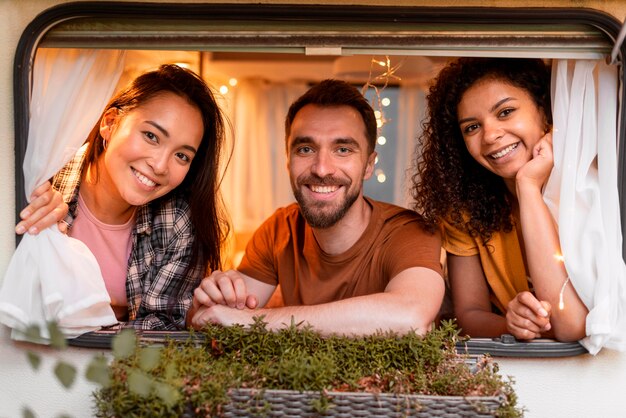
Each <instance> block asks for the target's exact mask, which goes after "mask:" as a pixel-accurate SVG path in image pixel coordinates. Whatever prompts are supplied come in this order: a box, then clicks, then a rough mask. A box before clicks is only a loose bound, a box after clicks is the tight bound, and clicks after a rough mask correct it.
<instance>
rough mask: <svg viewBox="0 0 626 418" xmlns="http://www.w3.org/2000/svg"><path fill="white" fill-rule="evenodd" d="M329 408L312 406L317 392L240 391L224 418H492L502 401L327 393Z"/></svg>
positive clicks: (493, 398) (232, 393)
mask: <svg viewBox="0 0 626 418" xmlns="http://www.w3.org/2000/svg"><path fill="white" fill-rule="evenodd" d="M326 395H327V399H328V400H329V404H330V407H329V408H328V409H327V411H326V412H324V413H319V412H317V411H316V410H315V408H314V407H313V402H314V401H315V400H317V399H319V397H320V394H319V393H318V392H297V391H291V390H269V389H268V390H256V389H237V390H232V391H230V392H229V397H230V399H231V402H230V403H228V404H227V405H225V406H224V410H223V413H224V415H223V416H224V417H228V418H234V417H250V416H265V417H285V418H287V417H293V418H297V417H319V416H323V417H337V418H354V417H394V418H395V417H397V418H401V417H425V418H427V417H492V416H494V415H495V414H496V411H497V410H498V408H499V407H500V406H501V405H502V403H503V402H504V398H503V397H497V396H492V397H481V396H476V397H461V396H426V395H394V394H385V393H381V394H377V395H375V394H370V393H360V392H358V393H357V392H328V393H327V394H326Z"/></svg>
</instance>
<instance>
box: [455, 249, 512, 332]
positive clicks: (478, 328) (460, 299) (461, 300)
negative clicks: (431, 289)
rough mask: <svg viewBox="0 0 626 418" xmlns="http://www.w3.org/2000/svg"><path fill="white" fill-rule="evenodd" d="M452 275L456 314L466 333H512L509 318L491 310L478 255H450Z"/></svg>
mask: <svg viewBox="0 0 626 418" xmlns="http://www.w3.org/2000/svg"><path fill="white" fill-rule="evenodd" d="M448 278H449V280H450V289H451V290H452V303H453V305H454V314H455V316H456V318H457V322H458V324H459V326H460V327H461V328H462V330H463V333H465V334H467V335H469V336H471V337H499V336H500V335H502V334H506V333H508V332H509V331H508V330H507V327H506V319H505V318H504V317H503V316H500V315H498V314H495V313H493V312H491V301H490V300H489V287H488V286H487V280H486V278H485V274H484V273H483V267H482V264H481V262H480V258H479V256H478V255H472V256H458V255H453V254H448Z"/></svg>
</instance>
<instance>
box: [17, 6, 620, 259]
mask: <svg viewBox="0 0 626 418" xmlns="http://www.w3.org/2000/svg"><path fill="white" fill-rule="evenodd" d="M77 18H93V19H99V18H113V19H129V18H130V19H134V20H137V21H140V20H142V19H143V20H148V19H167V20H170V19H171V20H173V21H180V20H198V19H202V20H213V21H220V22H228V21H242V20H243V21H255V22H258V21H261V22H265V23H267V24H268V26H269V27H271V26H270V25H271V23H272V22H294V23H296V22H337V23H343V24H347V23H350V24H353V25H354V24H355V23H356V24H360V25H362V26H364V27H365V28H366V27H367V24H368V23H370V24H374V23H387V24H393V25H401V24H403V23H404V24H433V23H434V24H446V25H453V26H454V25H458V26H459V29H462V28H463V24H468V22H471V23H472V24H485V25H496V24H497V25H518V26H524V25H541V24H545V25H569V24H574V25H586V26H590V27H592V28H595V29H597V30H598V31H600V32H601V33H604V34H605V35H606V36H607V37H608V38H609V39H610V40H611V41H612V42H614V40H615V39H616V38H617V35H618V33H619V31H620V29H621V24H620V22H619V21H618V20H617V19H615V18H614V17H613V16H611V15H609V14H606V13H604V12H601V11H598V10H594V9H589V8H568V7H546V8H528V7H422V6H398V7H396V6H353V5H350V6H348V5H341V6H335V5H306V4H280V5H276V4H224V3H222V4H206V3H203V4H197V3H194V4H177V3H136V2H115V1H114V2H95V1H92V2H77V3H66V4H61V5H58V6H54V7H52V8H50V9H47V10H45V11H43V12H42V13H41V14H39V15H38V16H37V17H36V18H35V19H34V20H33V21H32V22H31V23H30V24H29V25H28V26H27V27H26V29H25V30H24V32H23V33H22V36H21V38H20V40H19V43H18V46H17V49H16V53H15V60H14V78H13V91H14V123H15V125H14V127H15V187H16V189H15V190H16V198H15V205H16V207H15V219H16V222H17V221H19V219H20V218H19V212H20V210H21V208H23V207H24V206H25V205H26V204H27V200H26V196H25V193H24V175H23V171H22V166H23V161H24V156H25V153H26V145H27V138H28V115H29V104H30V84H31V78H32V64H33V60H34V55H35V52H36V49H37V47H38V46H39V44H40V42H41V41H42V39H43V38H44V36H45V35H46V33H47V32H49V31H50V30H51V29H52V28H53V27H54V26H56V25H58V24H60V23H63V22H67V21H71V20H72V19H77ZM625 56H626V45H625V44H622V45H621V47H620V60H623V57H625ZM619 85H620V88H619V90H620V92H619V95H620V100H621V102H620V103H621V104H620V107H619V110H618V113H619V114H618V120H619V121H624V120H626V118H625V117H626V91H625V90H624V88H623V85H624V71H623V66H622V65H620V68H619ZM617 136H618V144H617V151H618V179H617V181H618V192H619V196H620V197H619V202H620V207H622V208H626V202H625V201H624V199H625V198H626V193H624V190H623V189H624V180H625V178H626V150H625V143H624V141H626V124H625V123H620V126H619V127H618V135H617ZM620 213H621V215H620V216H621V221H622V235H623V236H626V211H625V210H621V211H620ZM622 257H624V258H626V246H624V249H623V254H622Z"/></svg>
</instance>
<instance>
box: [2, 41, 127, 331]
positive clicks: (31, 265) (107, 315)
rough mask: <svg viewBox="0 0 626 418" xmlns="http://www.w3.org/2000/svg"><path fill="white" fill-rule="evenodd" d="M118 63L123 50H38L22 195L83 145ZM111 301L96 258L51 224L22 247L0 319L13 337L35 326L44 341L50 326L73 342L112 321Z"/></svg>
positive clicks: (9, 278)
mask: <svg viewBox="0 0 626 418" xmlns="http://www.w3.org/2000/svg"><path fill="white" fill-rule="evenodd" d="M123 61H124V53H123V52H121V51H109V50H78V49H39V50H38V51H37V56H36V59H35V64H34V70H33V91H32V94H31V96H32V97H31V105H30V123H29V131H28V146H27V149H26V156H25V159H24V167H23V169H24V176H25V180H26V190H25V191H26V195H27V196H30V194H31V193H32V191H33V190H34V188H35V187H36V186H37V185H39V184H41V183H43V182H44V181H47V180H48V179H49V178H50V177H52V176H53V175H54V174H55V173H56V172H57V171H58V170H59V169H60V168H61V167H63V165H64V164H65V163H66V162H68V161H69V160H70V159H71V158H72V157H73V155H74V154H75V153H76V151H77V150H78V148H80V146H81V145H82V144H83V142H84V140H85V138H86V137H87V134H88V133H89V131H90V130H91V128H92V127H93V125H94V124H95V122H96V121H97V119H98V117H99V116H100V114H101V112H102V109H104V106H105V105H106V103H107V101H108V100H109V98H110V97H111V95H112V93H113V91H114V88H115V86H116V84H117V81H118V80H119V77H120V75H121V73H122V69H123ZM109 303H110V299H109V296H108V293H107V291H106V288H105V286H104V281H103V279H102V275H101V273H100V268H99V267H98V263H97V261H96V259H95V257H94V256H93V254H91V252H90V251H89V250H88V249H87V247H86V246H85V245H84V244H83V243H82V242H80V241H78V240H76V239H73V238H70V237H68V236H66V235H64V234H62V233H60V232H59V231H58V229H57V228H56V226H55V227H52V228H49V229H47V230H45V231H42V232H41V233H40V234H39V235H37V236H31V235H28V234H27V235H26V236H25V237H24V238H23V239H22V241H21V242H20V245H19V246H18V248H17V249H16V251H15V253H14V255H13V258H12V259H11V261H10V263H9V267H8V270H7V272H6V274H5V276H4V280H3V282H2V288H1V289H0V322H2V323H4V324H5V325H8V326H9V327H11V328H14V333H13V336H14V337H15V338H20V334H19V331H20V330H24V329H25V328H26V327H28V326H30V325H33V324H34V325H38V326H40V333H41V335H42V337H43V338H48V337H49V336H48V333H47V329H46V326H45V325H46V322H48V321H56V322H57V325H58V326H59V328H60V329H61V330H62V331H63V332H64V333H65V334H66V335H67V336H69V337H72V336H76V335H79V334H81V333H83V332H87V331H90V330H93V329H97V328H99V327H101V326H104V325H111V324H114V323H116V322H117V320H116V319H115V315H114V314H113V311H112V309H111V307H110V305H109ZM15 331H17V332H15ZM22 338H23V336H22Z"/></svg>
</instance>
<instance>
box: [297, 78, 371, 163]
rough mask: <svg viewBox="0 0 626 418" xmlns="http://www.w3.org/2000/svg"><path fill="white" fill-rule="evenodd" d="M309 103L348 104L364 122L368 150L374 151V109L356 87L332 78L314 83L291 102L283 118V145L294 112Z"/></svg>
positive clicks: (317, 104) (322, 105) (323, 104)
mask: <svg viewBox="0 0 626 418" xmlns="http://www.w3.org/2000/svg"><path fill="white" fill-rule="evenodd" d="M310 104H312V105H316V106H321V107H334V106H349V107H351V108H353V109H354V110H356V111H357V112H359V114H360V115H361V118H362V119H363V123H364V124H365V136H366V138H367V145H368V147H369V152H370V153H371V152H373V151H374V148H375V147H376V134H377V126H376V116H375V115H374V109H372V106H370V104H369V102H368V101H367V99H366V98H365V97H363V95H362V94H361V92H360V91H359V90H358V89H357V88H356V87H354V86H353V85H351V84H348V83H346V82H345V81H342V80H332V79H329V80H324V81H322V82H320V83H319V84H316V85H314V86H313V87H311V88H310V89H309V90H308V91H307V92H306V93H304V94H303V95H302V96H300V98H298V99H297V100H296V101H295V102H293V103H292V104H291V106H290V107H289V111H288V112H287V118H286V119H285V146H288V144H287V143H286V142H287V139H288V138H289V135H290V134H291V124H292V123H293V120H294V119H295V118H296V114H297V113H298V112H299V111H300V109H302V108H303V107H304V106H306V105H310Z"/></svg>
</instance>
